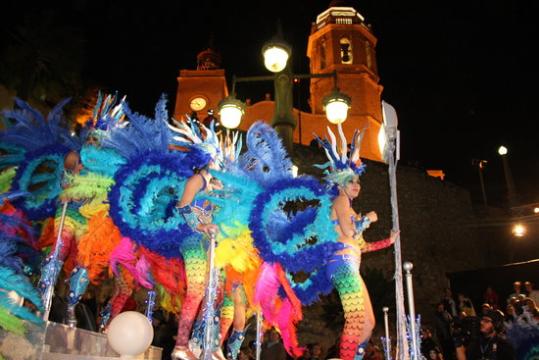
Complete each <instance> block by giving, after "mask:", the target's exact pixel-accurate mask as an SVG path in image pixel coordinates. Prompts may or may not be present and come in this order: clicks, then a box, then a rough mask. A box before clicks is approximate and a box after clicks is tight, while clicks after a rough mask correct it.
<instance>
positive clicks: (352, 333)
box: [316, 124, 397, 360]
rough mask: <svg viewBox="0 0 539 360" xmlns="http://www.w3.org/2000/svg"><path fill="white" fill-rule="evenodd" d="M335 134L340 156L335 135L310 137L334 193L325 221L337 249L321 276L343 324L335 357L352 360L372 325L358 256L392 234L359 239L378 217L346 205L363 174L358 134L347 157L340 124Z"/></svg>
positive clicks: (387, 243) (390, 240)
mask: <svg viewBox="0 0 539 360" xmlns="http://www.w3.org/2000/svg"><path fill="white" fill-rule="evenodd" d="M338 131H339V135H340V140H341V147H340V153H339V152H338V151H337V148H338V147H337V142H336V138H335V135H334V134H333V132H332V131H331V130H330V129H329V128H328V132H329V136H330V138H331V140H332V142H331V143H330V141H328V140H327V138H326V139H324V140H322V139H320V138H319V137H316V139H317V141H318V142H319V144H320V145H321V146H322V147H323V148H324V150H325V152H326V155H327V157H328V160H329V162H328V163H326V164H324V165H322V166H318V167H321V168H324V169H327V170H326V177H325V179H326V180H327V181H328V182H329V183H330V184H332V185H333V186H336V187H337V189H338V195H337V197H336V198H335V199H334V201H333V207H332V210H331V220H332V221H333V223H334V224H335V230H336V232H337V234H338V240H339V242H340V243H341V244H342V249H341V250H339V251H336V252H335V253H334V254H333V256H332V257H331V258H330V259H329V262H328V264H327V268H326V274H327V276H328V278H329V280H330V281H331V282H332V283H333V285H334V287H335V288H336V290H337V292H338V293H339V296H340V298H341V302H342V306H343V309H344V317H345V324H344V329H343V333H342V336H341V344H340V358H341V359H343V360H352V359H362V358H363V356H364V354H365V347H366V345H367V342H368V340H369V338H370V336H371V333H372V330H373V328H374V325H375V318H374V313H373V310H372V305H371V300H370V297H369V293H368V291H367V288H366V286H365V283H364V281H363V279H362V278H361V274H360V272H359V267H360V262H361V254H362V253H365V252H370V251H376V250H380V249H384V248H386V247H388V246H391V245H392V244H393V243H394V241H395V238H396V236H397V233H395V232H391V235H390V237H389V238H388V239H385V240H380V241H377V242H372V243H368V242H366V241H365V240H364V239H363V232H364V231H365V230H366V229H367V228H368V227H369V226H370V224H372V223H374V222H376V221H377V220H378V217H377V215H376V213H375V212H374V211H371V212H369V213H367V214H366V215H365V216H361V214H359V215H358V214H357V213H356V212H355V211H354V209H353V207H352V201H353V200H354V199H355V198H357V197H358V195H359V193H360V190H361V186H360V182H359V177H360V175H362V174H363V173H364V172H365V164H362V163H361V159H360V158H359V150H360V145H361V136H360V133H359V132H358V131H357V130H356V132H355V133H354V137H353V140H352V144H351V149H350V156H348V145H347V141H346V138H345V136H344V133H343V131H342V128H341V125H340V124H339V125H338Z"/></svg>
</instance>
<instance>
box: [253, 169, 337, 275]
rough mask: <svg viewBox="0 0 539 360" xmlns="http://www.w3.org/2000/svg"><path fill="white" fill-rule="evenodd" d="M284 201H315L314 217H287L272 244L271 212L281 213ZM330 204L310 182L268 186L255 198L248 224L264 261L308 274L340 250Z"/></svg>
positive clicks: (313, 182)
mask: <svg viewBox="0 0 539 360" xmlns="http://www.w3.org/2000/svg"><path fill="white" fill-rule="evenodd" d="M288 201H318V206H317V208H316V216H314V218H313V217H311V216H310V215H309V214H306V215H303V216H302V215H301V213H299V214H300V216H297V215H296V216H293V217H290V215H289V216H288V219H287V220H288V221H286V222H284V224H285V225H286V227H285V228H281V231H280V232H278V233H277V234H279V233H280V235H284V236H280V238H279V237H278V240H277V241H276V239H275V235H276V231H277V228H278V226H276V225H278V224H276V223H275V221H274V220H275V213H276V212H278V211H283V209H282V207H283V204H284V203H286V202H288ZM331 205H332V203H331V199H330V198H329V197H328V196H327V195H326V194H325V191H324V189H323V188H322V186H320V184H319V183H318V182H317V181H316V180H314V179H310V178H295V179H283V180H280V181H277V182H276V183H274V184H273V185H271V186H269V187H268V188H267V190H266V191H265V192H264V193H262V194H260V195H259V196H258V197H257V198H256V200H255V206H254V209H253V210H252V212H251V217H250V222H249V227H250V229H252V231H253V238H254V241H255V246H256V248H257V249H258V251H259V252H260V255H261V256H262V258H263V259H264V261H267V262H278V263H280V264H282V265H283V267H284V268H285V269H286V270H287V271H293V272H297V271H304V272H310V271H313V270H315V269H316V268H318V267H319V266H320V264H321V263H324V261H325V259H326V258H327V257H328V256H330V255H331V254H333V253H334V252H335V250H337V249H338V248H339V247H340V245H339V243H338V242H337V234H336V233H335V228H334V226H333V224H332V223H331V220H330V211H331ZM307 215H308V216H307ZM313 239H314V241H313Z"/></svg>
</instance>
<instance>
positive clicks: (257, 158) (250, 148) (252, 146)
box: [239, 121, 292, 185]
mask: <svg viewBox="0 0 539 360" xmlns="http://www.w3.org/2000/svg"><path fill="white" fill-rule="evenodd" d="M246 143H247V151H246V152H245V153H244V154H242V155H241V158H240V159H239V165H240V167H241V168H242V169H243V171H244V172H245V173H246V174H247V175H248V176H249V177H251V178H253V179H254V180H255V181H256V182H257V183H259V184H264V185H267V184H271V183H273V182H275V181H277V180H280V179H285V178H291V177H292V161H291V160H290V158H289V157H288V154H287V152H286V149H285V148H284V146H283V143H282V141H281V139H280V138H279V135H278V134H277V132H276V131H275V130H274V129H273V128H272V127H271V126H270V125H268V124H266V123H264V122H263V121H257V122H255V123H254V124H253V125H251V127H250V128H249V130H248V131H247V139H246Z"/></svg>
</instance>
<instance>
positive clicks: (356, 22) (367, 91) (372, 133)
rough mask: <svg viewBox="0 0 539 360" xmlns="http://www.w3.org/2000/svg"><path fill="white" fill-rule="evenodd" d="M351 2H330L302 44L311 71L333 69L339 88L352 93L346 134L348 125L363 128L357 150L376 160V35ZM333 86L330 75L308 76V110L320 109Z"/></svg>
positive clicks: (378, 116)
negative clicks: (364, 133)
mask: <svg viewBox="0 0 539 360" xmlns="http://www.w3.org/2000/svg"><path fill="white" fill-rule="evenodd" d="M351 3H352V1H342V0H341V1H335V0H334V1H332V2H331V3H330V5H329V8H328V9H327V10H325V11H323V12H322V13H321V14H320V15H318V16H317V18H316V22H314V23H313V25H312V28H311V35H310V36H309V40H308V45H307V56H308V57H309V59H310V71H311V73H331V72H333V71H336V72H337V78H338V84H337V85H338V87H339V89H340V90H341V91H342V92H344V93H346V94H347V95H349V96H350V97H351V98H352V107H351V109H350V112H349V117H348V120H347V121H346V122H345V123H344V124H343V128H344V130H345V133H346V134H347V137H350V136H351V132H352V131H353V129H356V128H358V129H363V128H366V129H367V132H366V135H365V141H364V145H363V146H362V148H363V149H362V150H363V151H362V153H364V154H366V153H369V155H368V156H367V157H369V158H372V159H377V158H378V157H379V155H378V148H377V136H378V130H379V128H380V124H381V122H382V112H381V99H380V97H381V93H382V89H383V87H382V86H381V85H380V84H379V81H380V78H379V77H378V69H377V66H376V51H375V50H376V42H377V39H376V37H375V36H374V35H373V33H372V32H371V29H370V26H369V25H367V24H366V23H365V19H364V18H363V16H362V15H361V14H360V13H359V12H358V11H357V10H356V9H355V8H354V7H353V6H352V5H351ZM333 87H334V81H333V79H332V78H316V79H311V85H310V96H311V97H310V104H311V109H312V112H313V114H323V113H324V111H323V106H322V100H323V98H324V96H326V95H327V94H328V93H329V92H330V91H331V90H332V89H333Z"/></svg>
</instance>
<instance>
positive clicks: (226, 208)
mask: <svg viewBox="0 0 539 360" xmlns="http://www.w3.org/2000/svg"><path fill="white" fill-rule="evenodd" d="M246 144H247V149H246V151H245V152H244V153H243V154H242V155H241V157H240V159H239V161H238V166H237V169H236V170H233V171H228V172H227V173H218V172H214V173H213V174H214V175H215V176H216V177H217V178H219V179H220V180H221V181H222V182H223V184H224V185H225V190H224V197H223V198H212V202H214V203H215V204H216V205H217V208H218V209H217V211H216V213H215V217H214V220H215V223H216V224H219V226H220V228H221V230H222V233H226V236H224V237H225V238H229V239H230V240H231V241H230V250H229V251H227V252H228V253H230V254H235V255H236V256H235V257H232V256H230V259H229V260H228V263H229V264H230V265H232V267H234V270H236V271H237V272H239V273H242V274H243V275H242V277H240V281H239V283H241V284H242V286H243V290H245V293H246V295H247V296H246V298H247V299H248V303H249V305H250V307H255V308H256V310H257V311H259V312H260V313H261V314H262V315H263V317H264V322H265V324H266V326H267V327H268V328H269V327H272V326H274V327H276V328H277V329H278V331H279V332H280V333H281V336H282V339H283V344H284V345H285V348H286V351H287V352H288V353H289V354H290V355H291V356H294V357H299V356H301V354H302V352H303V349H302V348H301V347H300V346H299V343H298V341H297V336H296V331H295V325H296V323H297V322H298V321H300V320H301V318H302V311H301V305H302V303H303V304H310V303H312V302H314V301H315V300H316V299H318V297H319V296H320V295H321V294H327V293H328V292H330V291H331V289H332V286H331V283H330V282H329V281H327V280H326V277H325V268H324V266H325V259H326V258H328V257H329V255H330V254H332V253H333V252H334V251H335V250H336V249H338V248H341V246H340V245H339V243H338V242H337V241H336V233H335V230H334V226H333V225H332V223H331V221H330V210H331V198H330V197H329V196H328V195H327V193H326V190H325V188H324V187H323V186H322V185H321V184H320V182H319V181H318V180H316V179H314V178H311V177H308V176H300V177H294V176H293V174H292V162H291V161H290V158H289V157H288V154H287V153H286V150H285V149H284V147H283V146H282V143H281V140H280V139H279V136H278V135H277V133H276V132H275V130H274V129H273V128H272V127H271V126H269V125H268V124H265V123H264V122H261V121H259V122H256V123H255V124H253V125H252V126H251V127H250V128H249V130H248V132H247V136H246ZM225 244H227V241H220V243H219V246H218V249H217V252H218V253H219V249H220V248H221V247H222V246H224V245H225ZM249 248H252V251H250V252H251V253H253V254H255V255H254V256H252V255H247V254H249V251H245V250H246V249H249ZM241 254H245V255H247V256H245V258H246V259H249V258H256V257H259V258H260V260H259V262H258V263H257V264H256V265H255V268H256V271H249V270H248V271H245V270H247V269H243V270H242V269H241V268H239V267H238V268H236V267H237V265H239V264H242V263H243V261H238V260H239V259H238V258H240V259H241V258H242V257H241V256H239V255H241ZM224 263H227V261H224ZM246 264H248V262H246ZM251 266H252V265H249V266H247V267H246V268H251ZM298 272H299V273H303V274H306V275H307V277H306V278H304V279H303V280H304V281H301V282H296V281H295V280H294V273H298ZM250 274H254V275H255V276H254V279H252V280H251V275H250ZM227 276H229V274H228V272H227ZM228 280H229V279H227V281H228ZM328 285H329V286H328ZM238 295H239V294H238ZM225 305H230V302H228V303H225ZM239 309H241V304H240V307H239ZM222 310H223V311H225V310H228V311H229V313H228V315H229V317H230V315H231V313H230V310H231V309H230V306H227V307H225V308H223V309H222ZM222 318H223V316H222ZM237 320H238V325H241V321H240V320H241V316H238V317H237ZM228 322H229V323H230V318H229V319H228ZM222 325H223V326H226V324H222ZM237 330H240V326H238V329H237ZM224 332H225V331H224V330H223V333H224ZM234 335H235V333H234V332H233V333H232V335H231V339H229V340H231V341H230V342H231V345H232V344H234V346H231V347H229V348H228V349H227V352H231V353H232V351H229V350H234V347H237V346H238V344H239V343H241V341H235V340H234V338H233V336H234ZM242 338H243V336H242V335H241V334H238V339H237V340H242ZM232 356H233V353H232Z"/></svg>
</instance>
